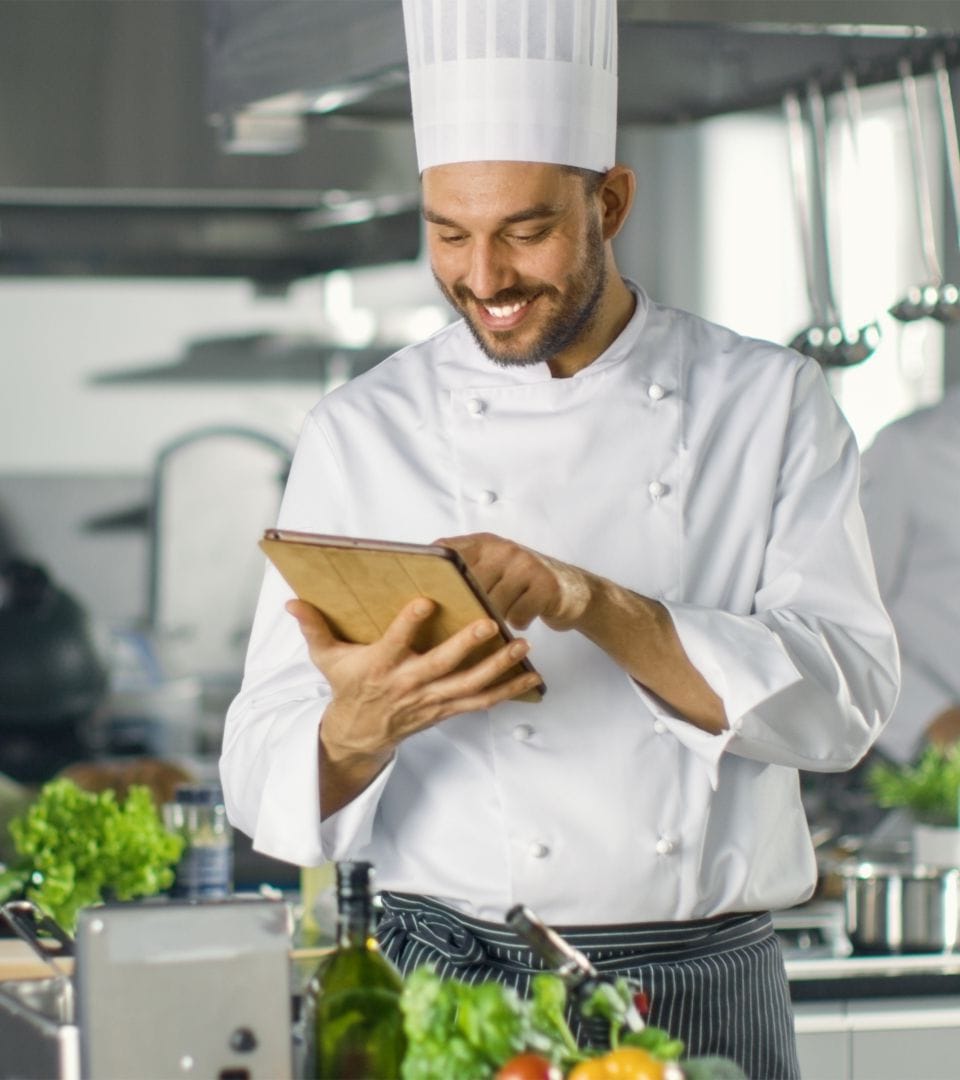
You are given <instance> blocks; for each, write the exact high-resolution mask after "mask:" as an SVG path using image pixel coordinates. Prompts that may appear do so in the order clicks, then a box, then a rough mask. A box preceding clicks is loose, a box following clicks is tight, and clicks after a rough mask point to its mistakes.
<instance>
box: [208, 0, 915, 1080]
mask: <svg viewBox="0 0 960 1080" xmlns="http://www.w3.org/2000/svg"><path fill="white" fill-rule="evenodd" d="M507 10H509V11H510V13H511V14H510V18H509V19H507V18H506V16H505V12H506V11H507ZM404 14H405V23H406V33H407V47H408V54H409V59H410V76H411V88H412V95H413V109H414V113H413V115H414V130H415V136H416V142H417V152H418V158H419V165H420V169H421V174H422V198H423V215H424V219H425V222H426V236H427V243H428V247H429V254H430V259H431V264H432V267H433V271H434V274H435V276H436V279H437V283H438V285H439V287H440V289H441V291H442V292H443V294H444V295H445V297H446V298H447V300H448V301H449V302H450V303H451V304H452V306H453V308H454V309H455V311H456V312H457V314H458V315H459V316H460V318H459V320H458V321H456V322H454V323H453V324H452V325H450V326H448V327H446V328H445V329H443V330H441V331H440V332H439V333H437V334H435V335H433V336H432V337H431V338H429V339H427V340H426V341H423V342H421V343H419V344H416V345H412V346H410V347H408V348H406V349H403V350H401V351H400V352H398V353H397V354H395V355H394V356H391V357H390V358H389V359H387V360H386V361H384V362H383V363H382V364H381V365H379V366H378V367H377V368H376V369H374V370H373V371H371V372H369V373H367V374H365V375H363V376H360V377H359V378H356V379H354V380H353V381H351V382H350V383H348V384H346V385H345V386H343V387H342V388H340V389H338V390H337V391H335V392H334V393H331V394H329V395H328V396H326V397H325V398H324V399H323V400H322V401H321V402H320V403H319V404H318V405H317V406H316V407H315V408H314V409H313V411H312V412H311V413H310V414H309V416H308V417H307V419H306V422H305V424H304V427H303V431H302V435H301V438H300V441H299V446H298V449H297V452H296V455H295V460H294V463H293V467H292V470H291V473H290V478H289V482H288V486H287V490H286V494H285V497H284V500H283V504H282V508H281V511H280V524H281V525H282V526H284V527H287V528H290V529H296V530H306V531H313V532H323V533H335V534H346V535H354V536H361V537H369V538H381V539H394V540H407V541H419V542H427V543H429V542H433V541H435V540H437V539H442V540H443V542H444V543H447V544H449V545H450V546H452V547H454V548H456V549H457V550H458V551H459V552H460V553H461V554H462V555H463V557H464V558H465V559H466V561H467V563H468V564H469V565H470V566H471V568H472V569H473V570H474V572H475V574H476V576H477V577H479V579H480V580H481V582H482V583H483V584H484V585H485V586H486V588H487V589H488V590H489V592H490V594H491V597H492V599H493V601H494V603H495V604H497V605H498V607H499V609H500V610H501V612H502V613H503V614H504V615H505V617H506V618H507V620H508V621H509V622H510V623H511V625H512V626H513V627H515V628H516V629H517V630H518V632H522V636H521V637H520V639H519V641H518V643H517V644H515V645H513V646H509V647H505V648H504V649H502V650H501V651H500V652H498V653H497V654H495V655H494V656H493V657H492V658H491V659H487V660H484V661H481V662H475V663H473V664H470V663H469V661H470V657H471V652H472V650H473V649H474V648H475V647H476V644H477V642H479V641H481V640H485V637H486V636H487V635H489V634H490V632H491V631H492V626H491V625H489V624H487V623H486V622H485V621H484V620H481V621H480V622H478V623H475V624H472V625H470V626H468V627H466V628H465V629H464V630H462V631H461V632H459V633H457V634H455V635H454V636H453V637H451V638H450V639H448V641H447V642H445V643H444V644H442V645H440V646H438V647H437V648H436V649H434V650H432V651H431V652H429V653H427V654H424V655H417V654H416V653H414V652H413V651H412V650H411V648H410V642H411V641H412V639H413V635H414V633H415V630H416V627H417V625H418V624H419V622H420V621H421V620H423V619H425V618H427V617H429V613H430V611H431V605H430V603H429V602H428V601H426V600H424V599H416V600H413V601H411V603H410V604H409V605H407V607H405V608H404V609H403V610H402V611H401V612H400V613H399V614H398V615H397V617H396V619H395V620H394V622H393V623H392V624H391V626H390V627H389V629H388V630H387V631H386V632H385V634H384V636H383V638H382V639H381V640H380V641H378V642H375V643H374V644H372V645H370V646H356V645H350V644H346V643H344V642H340V641H338V640H336V638H335V637H334V636H333V634H332V633H331V631H330V629H329V628H328V626H327V625H326V623H325V622H324V620H323V617H322V615H321V614H320V613H319V612H317V611H316V610H314V609H312V608H310V607H309V606H308V605H306V604H304V603H301V602H298V601H295V600H293V599H292V598H291V594H290V591H289V590H288V589H287V587H286V586H285V585H284V583H283V582H282V580H281V579H280V578H279V576H278V575H277V574H276V573H275V572H274V571H273V570H272V569H270V568H268V569H267V571H266V577H265V579H264V583H263V590H262V594H261V597H260V601H259V605H258V608H257V612H256V618H255V624H254V627H253V632H252V637H251V643H250V650H249V657H248V661H247V668H246V673H245V677H244V681H243V686H242V688H241V690H240V692H239V694H238V696H237V698H236V700H235V701H234V703H233V705H232V706H231V709H230V711H229V715H228V718H227V724H226V731H225V738H224V746H223V756H222V762H221V772H222V777H223V783H224V788H225V794H226V800H227V805H228V809H229V813H230V816H231V819H232V820H233V822H234V824H236V825H237V826H238V827H239V828H241V829H242V830H244V831H245V832H247V833H249V835H250V836H251V837H253V841H254V845H255V847H256V848H257V849H259V850H261V851H264V852H267V853H269V854H270V855H272V856H275V857H279V858H282V859H286V860H289V861H291V862H294V863H300V864H318V863H321V862H323V861H325V860H331V859H345V858H348V857H349V858H364V859H370V860H371V861H372V862H373V863H374V864H375V866H376V870H377V877H378V882H379V884H380V886H381V887H382V888H383V890H384V892H383V904H384V919H383V922H382V923H381V926H380V937H381V941H382V944H383V947H384V949H385V951H386V952H387V954H388V955H389V956H390V957H391V958H392V959H394V960H395V961H396V963H397V964H398V965H399V966H400V968H401V969H402V970H403V971H409V970H411V969H412V968H414V967H416V966H417V965H418V964H420V963H431V964H434V965H435V966H436V967H437V969H438V970H440V971H441V972H443V973H450V974H456V975H459V976H460V977H462V978H466V979H470V980H474V979H479V978H485V977H486V978H499V979H502V980H504V981H508V982H510V983H512V984H513V985H515V986H517V987H518V989H519V990H520V991H521V992H524V991H525V990H526V988H527V986H528V984H529V978H530V974H531V972H532V971H533V970H535V967H536V964H535V962H534V960H533V958H532V957H531V956H530V954H529V952H528V951H526V950H525V949H524V948H523V947H522V945H521V943H520V942H519V941H518V939H517V938H515V937H514V936H513V935H512V934H511V933H509V932H508V931H507V930H506V928H505V927H504V924H503V919H504V914H505V912H506V911H507V910H508V908H509V907H510V906H511V905H512V904H514V903H515V902H523V903H526V904H528V905H529V906H531V907H532V908H533V909H534V910H535V911H537V912H538V914H539V915H540V916H541V917H542V918H543V919H544V920H545V921H547V922H549V923H551V924H553V925H554V926H556V927H558V928H560V929H561V930H562V932H563V933H564V934H565V936H567V937H568V939H569V940H570V941H571V942H572V943H573V944H574V945H576V946H577V947H579V948H581V949H582V950H583V951H584V952H586V953H587V955H588V956H590V957H591V958H593V959H594V960H595V961H596V962H597V963H598V964H600V965H601V966H603V967H605V968H607V969H608V970H614V971H617V972H621V973H624V974H628V975H630V976H632V977H633V978H635V979H637V980H638V981H639V982H640V983H641V984H642V985H643V988H644V990H645V991H646V993H647V995H648V997H649V999H650V1009H651V1012H650V1020H651V1022H652V1023H654V1024H657V1025H659V1026H662V1027H665V1028H667V1029H668V1030H669V1031H670V1032H671V1033H672V1034H673V1035H674V1036H676V1037H679V1038H681V1039H683V1040H684V1041H685V1042H686V1044H687V1053H688V1054H705V1053H717V1054H723V1055H726V1056H728V1057H731V1058H733V1059H735V1060H737V1061H739V1062H740V1063H741V1065H742V1066H743V1067H744V1069H745V1070H746V1071H747V1073H748V1075H750V1076H752V1077H764V1078H766V1080H771V1078H775V1077H796V1076H797V1075H798V1067H797V1060H796V1049H795V1044H794V1036H793V1024H792V1016H791V1012H790V1004H789V995H788V988H787V984H786V978H785V974H784V967H783V962H782V957H781V954H780V951H779V947H778V944H777V941H776V938H775V937H774V935H773V931H772V925H771V919H770V914H769V912H770V910H771V909H773V908H782V907H788V906H790V905H794V904H797V903H799V902H801V901H803V900H805V899H806V898H807V897H809V896H810V894H811V892H812V890H813V888H814V885H815V883H816V878H817V869H816V863H815V859H814V853H813V849H812V845H811V842H810V836H809V832H808V828H807V823H806V820H805V815H804V810H803V806H802V803H801V800H800V795H799V783H798V770H800V769H812V770H823V771H840V770H845V769H848V768H849V767H851V766H852V765H853V764H854V763H856V762H857V761H858V760H859V759H860V757H861V756H862V755H863V754H864V753H865V752H866V750H867V749H868V748H869V747H870V745H871V743H872V742H873V740H874V739H875V738H876V737H877V734H878V732H879V731H880V729H881V727H882V725H883V723H884V721H885V719H886V717H887V715H888V713H889V712H890V709H891V708H892V705H893V702H894V699H895V696H896V691H897V682H898V661H897V652H896V646H895V642H894V637H893V632H892V629H891V626H890V623H889V620H888V618H887V615H886V613H885V611H884V609H883V607H882V605H881V603H880V600H879V597H878V594H877V587H876V582H875V577H874V572H873V568H872V565H871V561H870V556H869V550H868V544H867V539H866V534H865V528H864V523H863V518H862V514H861V511H860V507H859V504H858V494H857V488H858V455H857V450H856V446H855V443H854V439H853V437H852V435H851V432H850V430H849V428H848V426H847V424H846V423H845V422H844V420H843V418H842V416H841V414H840V413H839V411H838V409H837V408H836V406H835V404H834V402H833V400H832V398H831V396H830V394H829V392H828V389H827V386H826V384H825V380H824V378H823V376H822V374H821V372H820V369H819V368H818V366H817V365H816V364H815V363H814V362H812V361H810V360H808V359H805V358H804V357H802V356H800V355H798V354H797V353H794V352H791V351H788V350H785V349H783V348H780V347H778V346H776V345H772V344H769V343H767V342H762V341H756V340H751V339H747V338H743V337H741V336H739V335H738V334H736V333H734V332H733V331H732V330H728V329H725V328H723V327H721V326H716V325H713V324H711V323H708V322H705V321H704V320H702V319H699V318H697V317H695V316H693V315H691V314H688V313H686V312H683V311H678V310H675V309H672V308H668V307H665V306H663V305H661V304H659V303H657V302H656V301H655V300H654V299H653V298H651V297H649V296H648V295H647V294H646V293H645V292H644V291H643V289H642V288H640V287H639V286H638V285H636V284H634V283H633V282H630V281H627V280H625V279H624V278H623V277H622V275H621V274H620V273H619V271H618V269H617V266H616V263H615V260H614V256H613V252H612V246H611V245H612V241H613V239H614V237H615V236H616V235H617V233H618V231H619V230H620V228H621V226H622V224H623V222H624V220H625V219H626V217H627V214H628V213H629V210H630V205H631V201H632V197H633V193H634V183H635V181H634V176H633V173H632V172H631V171H630V170H629V169H627V168H625V167H622V166H620V165H617V164H616V161H615V135H616V75H615V66H616V11H615V7H614V4H613V3H612V2H608V0H551V2H549V3H547V2H542V3H541V2H537V0H530V2H528V3H526V4H523V5H509V6H505V5H502V4H497V3H495V2H494V0H490V2H489V3H487V2H481V0H477V2H475V3H471V4H469V5H463V4H457V3H455V2H451V3H444V2H441V3H434V2H429V3H427V2H424V0H405V4H404ZM495 15H496V16H499V18H495ZM461 18H462V19H463V20H464V21H463V22H462V23H461V22H460V21H459V20H460V19H461ZM518 654H523V655H527V656H528V657H529V658H530V660H531V661H532V662H533V663H534V665H535V666H536V668H537V670H538V671H539V672H540V674H541V675H542V677H543V679H544V681H545V684H546V687H547V692H546V695H545V697H544V699H543V701H542V702H541V703H539V704H530V703H526V702H520V701H515V700H512V698H513V697H515V695H516V694H518V693H519V692H521V691H523V690H524V689H526V688H528V685H529V683H528V681H527V680H528V679H530V678H533V677H530V676H518V677H516V678H514V679H512V680H510V681H508V682H507V683H506V684H502V685H498V684H497V680H498V679H499V678H500V676H501V675H502V674H503V673H504V672H505V671H507V670H508V669H509V667H510V666H511V665H512V664H513V663H515V658H516V655H518ZM463 661H467V664H468V666H467V667H466V669H465V670H458V669H459V666H460V665H461V663H462V662H463Z"/></svg>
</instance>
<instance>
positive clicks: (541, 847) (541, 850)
mask: <svg viewBox="0 0 960 1080" xmlns="http://www.w3.org/2000/svg"><path fill="white" fill-rule="evenodd" d="M530 854H531V855H532V856H533V858H535V859H545V858H546V857H547V856H548V855H549V854H550V848H548V847H547V845H546V844H543V843H541V842H540V841H539V840H534V842H533V843H532V844H531V845H530Z"/></svg>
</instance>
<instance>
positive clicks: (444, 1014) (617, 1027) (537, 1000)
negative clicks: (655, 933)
mask: <svg viewBox="0 0 960 1080" xmlns="http://www.w3.org/2000/svg"><path fill="white" fill-rule="evenodd" d="M631 1001H632V988H631V987H630V985H629V983H628V982H627V981H626V980H625V979H624V980H619V981H618V983H617V986H616V989H615V990H614V988H612V987H602V986H601V987H600V988H598V991H597V992H596V993H595V994H594V996H593V997H591V998H590V999H588V1001H587V1002H586V1003H585V1004H584V1007H583V1011H584V1013H585V1014H586V1015H590V1016H599V1017H603V1018H605V1019H607V1020H608V1021H609V1022H610V1042H611V1046H614V1047H615V1046H617V1045H620V1046H627V1045H629V1046H640V1047H642V1048H643V1049H645V1050H647V1051H648V1052H649V1053H650V1054H651V1055H652V1056H653V1057H655V1058H657V1059H658V1060H660V1061H676V1060H677V1059H678V1058H679V1057H680V1054H681V1053H682V1051H683V1043H682V1042H680V1041H679V1040H678V1039H672V1038H670V1036H669V1035H668V1034H667V1033H666V1032H665V1031H662V1030H661V1029H659V1028H654V1027H647V1028H645V1029H644V1030H643V1031H638V1032H627V1033H624V1031H623V1021H624V1018H625V1016H626V1013H627V1009H628V1007H629V1005H630V1003H631ZM566 1003H567V993H566V989H565V988H564V985H563V982H562V981H561V980H560V978H559V977H558V976H556V975H551V974H547V973H543V974H540V975H535V976H534V978H533V981H532V983H531V997H530V999H529V1000H524V999H522V998H520V997H519V995H518V994H517V993H516V992H515V991H514V990H512V989H510V988H509V987H504V986H501V985H500V984H499V983H495V982H483V983H477V984H476V985H471V984H468V983H465V982H462V981H460V980H458V979H442V978H440V976H439V975H437V974H435V973H434V972H433V971H432V970H431V969H430V968H427V967H423V968H418V969H417V970H416V971H414V972H413V973H412V974H411V975H410V976H409V977H408V978H407V980H406V983H405V984H404V989H403V993H402V995H401V998H400V1006H401V1009H402V1010H403V1014H404V1029H405V1031H406V1034H407V1054H406V1057H405V1058H404V1061H403V1072H402V1077H403V1080H450V1077H452V1076H455V1077H457V1078H458V1080H490V1078H492V1077H494V1076H495V1075H496V1073H497V1070H498V1069H499V1068H501V1067H502V1066H503V1065H504V1064H506V1063H507V1062H508V1061H509V1060H510V1059H511V1058H512V1057H514V1056H515V1055H517V1054H520V1053H522V1052H524V1051H533V1052H534V1053H538V1054H542V1055H543V1056H544V1057H546V1058H548V1059H549V1060H550V1061H552V1062H554V1063H555V1064H556V1065H558V1066H560V1067H561V1068H562V1069H563V1070H564V1071H566V1070H567V1069H569V1068H571V1067H572V1066H573V1065H575V1064H576V1063H578V1062H580V1061H585V1060H587V1059H588V1058H590V1057H591V1056H596V1054H591V1052H590V1051H588V1050H583V1049H581V1048H580V1047H578V1046H577V1042H576V1039H575V1038H574V1036H573V1033H572V1032H571V1030H570V1027H569V1025H568V1023H567V1019H566Z"/></svg>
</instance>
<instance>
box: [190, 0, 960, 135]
mask: <svg viewBox="0 0 960 1080" xmlns="http://www.w3.org/2000/svg"><path fill="white" fill-rule="evenodd" d="M207 10H208V26H209V33H208V39H207V51H208V106H209V109H210V111H211V113H212V114H214V115H217V116H219V117H221V118H223V119H226V118H234V119H233V122H234V123H235V122H236V120H235V118H236V117H237V116H239V115H247V116H252V115H256V114H257V113H272V114H274V115H276V114H277V113H282V112H284V111H288V112H291V111H292V112H299V113H300V114H307V115H309V114H317V113H324V112H329V111H330V110H332V109H334V108H335V109H337V111H338V114H339V115H340V116H341V117H352V118H354V119H356V120H365V121H368V122H369V121H385V120H391V121H394V122H396V121H403V120H405V119H406V117H407V116H408V115H409V110H410V101H409V93H408V90H407V82H406V77H405V54H404V41H403V20H402V10H401V4H400V0H323V2H321V3H309V2H307V3H305V2H304V0H207ZM618 20H619V49H620V91H619V98H620V120H621V123H626V124H631V123H638V124H670V123H680V122H684V121H689V120H696V119H702V118H704V117H708V116H715V115H718V114H720V113H726V112H732V111H736V110H741V109H747V108H758V107H763V106H766V105H774V104H779V102H780V101H781V100H782V97H783V94H784V92H785V91H786V90H788V89H792V88H796V87H798V86H803V84H804V83H805V82H807V81H808V80H809V79H812V78H815V79H817V80H819V81H820V82H821V84H822V85H823V89H824V90H825V91H827V92H829V91H830V90H831V89H839V87H840V86H841V83H842V73H843V71H844V70H845V69H847V68H849V69H851V70H853V71H855V72H856V75H857V78H858V81H859V82H860V83H861V84H863V85H868V84H870V83H876V82H886V81H890V80H892V79H894V78H895V77H896V64H897V61H898V59H899V58H900V57H901V56H903V55H909V56H910V57H911V58H912V59H913V61H914V67H915V68H916V69H917V70H918V71H919V70H923V68H924V66H925V65H928V64H929V60H930V56H931V54H932V52H933V51H934V49H935V48H938V47H944V48H945V49H946V51H947V52H948V53H949V54H950V56H951V59H952V60H953V61H954V62H956V61H957V60H958V59H960V54H958V48H957V35H958V34H960V4H956V3H952V2H949V0H619V6H618Z"/></svg>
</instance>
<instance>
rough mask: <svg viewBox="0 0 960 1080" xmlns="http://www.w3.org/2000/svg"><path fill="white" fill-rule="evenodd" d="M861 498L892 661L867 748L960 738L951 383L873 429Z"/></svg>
mask: <svg viewBox="0 0 960 1080" xmlns="http://www.w3.org/2000/svg"><path fill="white" fill-rule="evenodd" d="M862 501H863V508H864V513H865V515H866V518H867V527H868V530H869V533H870V542H871V545H872V547H873V554H874V559H875V562H876V569H877V578H878V581H879V585H880V592H881V594H882V596H883V600H884V603H885V604H886V606H887V610H888V611H889V613H890V616H891V618H892V619H893V622H894V625H895V627H896V630H897V636H898V638H899V642H900V654H901V663H902V680H903V681H902V686H901V690H900V699H899V701H898V703H897V706H896V709H895V710H894V713H893V716H892V717H891V719H890V721H889V723H888V724H887V726H886V728H885V729H884V731H883V732H882V733H881V735H880V738H879V740H878V742H877V749H878V750H879V751H880V752H881V753H883V754H885V755H886V756H887V757H890V758H893V759H894V760H895V761H899V762H907V761H910V760H912V759H914V758H915V757H917V755H919V754H920V753H922V751H923V750H924V749H925V747H926V746H927V745H929V744H930V743H935V744H938V745H941V746H942V745H949V744H951V743H954V742H956V741H957V740H958V739H960V508H958V502H960V385H956V386H952V387H950V388H948V389H947V391H946V393H945V395H944V397H943V399H942V400H941V401H940V402H938V403H937V404H935V405H931V406H927V407H925V408H921V409H918V410H917V411H916V412H912V413H910V414H908V415H907V416H904V417H901V418H899V419H898V420H895V421H893V422H892V423H890V424H888V425H887V426H886V427H884V428H883V429H882V430H881V431H880V432H878V434H877V436H876V438H875V439H874V441H873V443H872V444H871V445H870V447H869V448H868V449H867V450H866V451H865V452H864V455H863V459H862Z"/></svg>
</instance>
